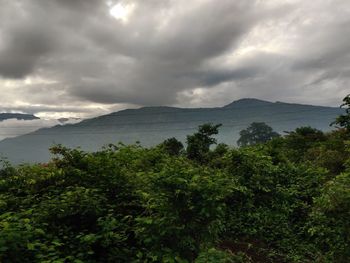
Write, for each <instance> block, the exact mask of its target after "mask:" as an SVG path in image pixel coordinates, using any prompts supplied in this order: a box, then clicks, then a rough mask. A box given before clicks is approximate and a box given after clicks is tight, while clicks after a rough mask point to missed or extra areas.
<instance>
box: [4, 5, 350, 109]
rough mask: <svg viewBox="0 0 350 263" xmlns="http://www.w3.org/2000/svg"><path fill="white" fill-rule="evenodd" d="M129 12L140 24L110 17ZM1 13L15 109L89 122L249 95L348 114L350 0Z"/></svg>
mask: <svg viewBox="0 0 350 263" xmlns="http://www.w3.org/2000/svg"><path fill="white" fill-rule="evenodd" d="M108 3H109V5H108ZM118 3H121V4H122V5H124V6H126V7H129V8H130V9H132V11H131V14H130V16H129V17H128V18H126V17H125V19H124V20H123V19H119V20H118V19H115V18H114V17H113V16H111V15H110V9H111V8H112V7H113V6H114V5H116V4H118ZM0 4H1V10H0V77H2V78H0V90H1V91H2V94H5V95H4V96H3V97H2V98H0V103H1V104H2V105H3V110H8V109H9V107H11V106H12V108H13V109H16V108H17V109H21V110H23V111H28V112H34V113H35V112H51V111H52V112H55V111H56V112H79V111H80V112H81V113H82V114H85V115H86V116H88V115H89V114H93V112H94V111H95V109H96V108H98V107H101V108H103V110H102V111H106V110H107V111H108V110H111V109H117V108H119V107H122V105H179V106H215V105H216V106H219V105H223V104H225V103H228V102H230V101H232V100H234V99H238V98H240V97H258V98H262V99H269V100H280V101H291V102H303V103H317V104H324V105H337V104H339V102H340V100H341V98H342V97H343V96H345V94H346V93H347V92H348V91H347V86H348V85H349V84H350V68H349V66H348V65H349V62H350V45H349V43H350V39H349V36H350V32H349V30H350V18H349V17H350V11H349V10H350V3H349V2H348V1H346V0H336V1H335V3H330V2H327V1H323V0H315V1H312V2H311V1H302V0H290V1H286V3H283V4H282V3H281V1H277V0H271V1H257V0H247V1H238V0H237V1H236V0H234V1H233V0H222V1H220V2H218V1H212V0H196V1H184V0H177V1H173V0H169V1H161V0H153V1H151V0H145V1H135V0H120V1H109V2H107V1H98V0H69V1H68V0H11V1H10V0H0ZM122 11H123V10H122ZM320 91H321V92H320ZM91 105H93V107H90V106H91ZM79 109H81V110H79ZM102 111H101V112H102Z"/></svg>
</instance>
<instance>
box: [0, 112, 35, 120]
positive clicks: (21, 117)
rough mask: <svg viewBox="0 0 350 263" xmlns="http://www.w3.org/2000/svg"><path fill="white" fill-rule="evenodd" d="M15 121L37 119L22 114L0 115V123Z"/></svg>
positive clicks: (30, 115)
mask: <svg viewBox="0 0 350 263" xmlns="http://www.w3.org/2000/svg"><path fill="white" fill-rule="evenodd" d="M9 119H17V120H36V119H39V118H38V117H36V116H34V115H32V114H23V113H0V121H4V120H9Z"/></svg>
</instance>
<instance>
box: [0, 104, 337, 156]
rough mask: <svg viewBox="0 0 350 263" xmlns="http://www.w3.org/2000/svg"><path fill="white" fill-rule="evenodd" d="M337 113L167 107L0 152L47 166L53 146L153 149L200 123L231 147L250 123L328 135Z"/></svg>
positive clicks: (28, 138)
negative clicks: (113, 145)
mask: <svg viewBox="0 0 350 263" xmlns="http://www.w3.org/2000/svg"><path fill="white" fill-rule="evenodd" d="M341 113H343V110H342V109H340V108H333V107H325V106H315V105H304V104H290V103H284V102H269V101H262V100H257V99H241V100H238V101H233V102H232V103H230V104H227V105H225V106H223V107H215V108H177V107H167V106H155V107H141V108H139V109H126V110H122V111H118V112H113V113H110V114H106V115H102V116H98V117H95V118H91V119H85V120H83V121H81V122H78V123H76V124H69V125H68V124H67V125H57V126H54V127H52V128H45V129H39V130H37V131H35V132H33V133H30V134H26V135H22V136H19V137H15V138H7V139H5V140H3V141H1V142H0V153H1V154H2V155H3V156H6V157H8V158H9V160H10V161H12V162H14V163H21V162H37V161H41V162H46V161H47V160H48V159H49V156H50V155H49V153H48V148H49V147H50V146H52V145H53V144H58V143H60V144H63V145H65V146H67V147H81V148H82V149H84V150H88V151H95V150H97V149H99V148H100V147H102V146H103V145H106V144H109V143H118V142H123V143H126V144H130V143H135V142H136V141H140V142H141V144H142V145H144V146H153V145H156V144H158V143H160V142H162V141H163V140H165V139H167V138H169V137H176V138H178V139H179V140H181V141H183V142H185V140H186V135H188V134H191V133H193V132H194V131H195V130H196V128H197V127H198V125H201V124H203V123H208V122H211V123H222V124H223V126H222V127H221V129H220V132H219V135H218V136H217V139H218V142H223V143H227V144H229V145H235V143H236V141H237V139H238V138H239V131H240V130H242V129H244V128H246V127H247V126H248V125H249V124H250V123H252V122H266V123H267V124H268V125H270V126H271V127H272V128H273V129H274V130H276V131H277V132H280V133H282V132H283V131H291V130H294V129H295V128H297V127H300V126H312V127H314V128H317V129H320V130H323V131H329V130H330V129H331V127H329V124H330V123H331V122H332V121H333V120H334V119H335V118H336V117H337V116H338V115H340V114H341Z"/></svg>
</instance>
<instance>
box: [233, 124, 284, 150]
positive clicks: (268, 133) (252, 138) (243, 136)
mask: <svg viewBox="0 0 350 263" xmlns="http://www.w3.org/2000/svg"><path fill="white" fill-rule="evenodd" d="M239 135H240V138H239V140H238V141H237V144H238V145H239V146H248V145H254V144H258V143H265V142H267V141H269V140H271V139H272V138H275V137H279V136H280V135H279V134H278V133H277V132H275V131H274V130H273V129H272V128H271V127H270V126H268V125H267V124H266V123H265V122H253V123H252V124H250V125H249V127H248V128H247V129H244V130H241V131H240V133H239Z"/></svg>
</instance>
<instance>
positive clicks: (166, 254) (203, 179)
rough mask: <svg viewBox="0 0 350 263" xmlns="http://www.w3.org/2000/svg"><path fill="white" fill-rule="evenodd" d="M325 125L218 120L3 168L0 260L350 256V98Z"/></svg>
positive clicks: (198, 262)
mask: <svg viewBox="0 0 350 263" xmlns="http://www.w3.org/2000/svg"><path fill="white" fill-rule="evenodd" d="M342 106H343V107H344V108H345V112H344V114H343V115H340V116H339V117H338V118H337V119H336V120H334V123H332V125H333V127H334V130H333V131H331V132H326V133H325V132H322V131H320V130H317V129H314V128H312V127H300V128H297V129H296V130H294V131H290V132H288V133H286V134H285V135H279V134H277V133H276V132H274V131H273V130H272V128H271V127H269V126H268V125H266V124H264V123H252V124H251V125H250V126H249V127H248V128H247V129H245V130H242V131H241V138H240V140H239V141H238V145H239V146H240V147H231V146H228V145H226V144H220V143H218V144H217V141H216V139H215V135H216V134H218V133H219V132H220V126H221V125H220V124H212V123H207V124H203V125H201V126H199V127H198V130H197V131H196V132H195V133H193V134H190V135H188V136H187V141H186V142H187V143H186V145H185V146H184V145H183V143H181V142H180V141H178V140H177V139H176V138H169V139H167V140H166V141H164V142H163V143H161V144H159V145H157V146H155V147H151V148H145V147H142V146H141V145H139V144H134V145H123V144H110V145H106V146H105V147H104V148H102V149H101V150H99V151H96V152H85V151H82V150H81V149H79V148H77V149H70V148H66V147H64V146H62V145H55V146H53V147H52V148H51V152H52V154H53V156H54V157H53V158H52V160H51V161H50V162H48V163H39V164H34V165H20V166H12V165H11V164H10V163H8V162H6V160H3V161H2V164H1V166H2V169H1V170H0V262H5V263H6V262H10V263H12V262H19V263H26V262H57V263H59V262H62V263H63V262H75V263H82V262H87V263H90V262H91V263H93V262H166V263H172V262H179V263H186V262H187V263H189V262H195V263H205V262H208V263H210V262H213V263H214V262H215V263H216V262H218V263H226V262H227V263H230V262H231V263H234V262H237V263H238V262H338V263H346V262H350V220H349V217H350V96H347V97H345V98H344V104H343V105H342Z"/></svg>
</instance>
